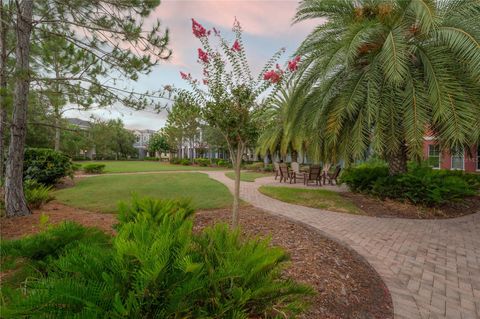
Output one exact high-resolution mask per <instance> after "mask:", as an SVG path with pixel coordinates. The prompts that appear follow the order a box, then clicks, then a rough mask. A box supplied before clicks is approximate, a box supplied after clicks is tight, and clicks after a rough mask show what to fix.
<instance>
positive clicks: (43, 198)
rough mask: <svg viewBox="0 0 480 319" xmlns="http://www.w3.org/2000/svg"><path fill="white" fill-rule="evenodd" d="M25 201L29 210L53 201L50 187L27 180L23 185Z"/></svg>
mask: <svg viewBox="0 0 480 319" xmlns="http://www.w3.org/2000/svg"><path fill="white" fill-rule="evenodd" d="M23 189H24V193H25V199H26V200H27V204H28V207H29V208H30V209H38V208H41V207H42V206H43V205H45V204H46V203H48V202H49V201H51V200H53V199H54V196H53V195H52V186H45V185H43V184H40V183H38V182H37V181H35V180H32V179H28V180H26V181H24V183H23Z"/></svg>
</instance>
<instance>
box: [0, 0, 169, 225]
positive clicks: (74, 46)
mask: <svg viewBox="0 0 480 319" xmlns="http://www.w3.org/2000/svg"><path fill="white" fill-rule="evenodd" d="M159 4H160V1H159V0H157V1H155V0H143V1H142V0H122V1H102V0H95V1H87V0H78V1H70V0H35V1H33V0H22V1H20V0H19V1H14V2H13V6H14V10H12V11H13V14H10V19H8V20H7V21H9V22H10V25H11V29H12V30H13V31H14V33H15V35H16V36H15V38H16V43H15V60H16V65H15V72H14V75H13V76H14V81H15V89H14V98H13V118H12V122H11V126H10V136H11V137H10V145H9V152H8V159H7V170H6V181H5V204H6V214H7V216H19V215H26V214H30V211H29V209H28V207H27V205H26V202H25V197H24V194H23V181H22V176H23V153H24V147H25V135H26V123H27V107H28V103H29V101H28V96H29V90H30V87H31V85H32V87H33V86H34V88H35V89H38V90H42V89H44V88H47V89H46V91H48V94H50V96H53V95H52V92H53V93H56V92H55V90H57V86H58V87H61V91H62V93H63V92H65V94H66V95H67V96H66V97H62V98H61V99H59V100H58V101H57V102H58V105H63V104H64V102H65V101H64V100H63V99H65V100H67V101H69V102H72V101H73V102H75V103H77V104H78V105H81V106H85V105H87V106H90V105H95V106H107V105H112V104H114V103H121V104H122V105H125V106H127V107H133V108H136V109H141V108H144V107H146V106H149V105H152V104H153V105H155V103H156V102H157V103H158V100H157V98H158V97H159V96H160V93H159V92H135V91H134V90H132V89H131V88H129V87H128V86H127V84H125V85H122V82H121V80H133V81H135V80H137V79H138V77H139V75H140V74H144V73H148V72H149V71H150V70H151V68H152V67H153V66H154V65H155V64H157V63H158V62H159V61H161V60H164V59H167V58H168V57H169V55H170V51H169V50H168V49H167V43H168V33H166V32H162V31H161V28H160V23H159V22H158V21H156V22H155V21H154V22H153V24H149V26H146V25H144V22H145V18H146V17H148V16H149V14H150V13H151V12H152V11H153V10H154V9H155V8H156V7H157V6H158V5H159ZM53 39H56V40H53ZM62 39H64V40H65V41H66V43H65V42H63V40H62ZM50 40H51V41H56V42H52V43H51V45H52V48H58V49H59V50H70V51H71V52H72V54H73V55H74V56H77V58H78V63H76V62H75V65H73V66H72V65H68V66H67V67H66V68H65V70H68V72H65V73H59V74H55V72H54V69H53V72H52V71H51V70H52V69H51V68H45V69H44V70H43V71H42V72H40V71H38V69H37V68H36V67H37V66H38V67H39V68H40V67H41V63H42V61H43V60H44V59H43V57H39V58H37V59H36V60H35V62H32V63H30V62H31V61H34V59H35V58H36V57H35V54H34V53H35V50H32V51H30V48H31V47H32V46H33V45H35V44H38V43H42V42H43V41H49V42H51V41H50ZM31 53H32V54H31ZM52 62H53V63H55V60H54V59H52ZM57 62H58V63H65V64H68V63H73V62H72V61H69V60H68V59H67V60H66V61H65V60H62V59H57ZM35 63H36V64H35ZM49 63H50V62H49ZM33 66H35V68H34V67H33ZM59 69H62V68H59ZM57 82H58V84H56V83H57ZM36 85H38V86H36ZM52 88H53V90H52ZM67 88H68V90H67ZM58 91H60V89H58ZM157 93H158V94H157ZM57 98H58V95H57Z"/></svg>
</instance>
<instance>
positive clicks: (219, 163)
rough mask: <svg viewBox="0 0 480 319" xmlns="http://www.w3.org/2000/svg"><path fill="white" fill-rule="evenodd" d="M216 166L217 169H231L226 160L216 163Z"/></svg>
mask: <svg viewBox="0 0 480 319" xmlns="http://www.w3.org/2000/svg"><path fill="white" fill-rule="evenodd" d="M217 166H218V167H231V164H230V161H226V160H223V159H221V160H219V161H218V162H217Z"/></svg>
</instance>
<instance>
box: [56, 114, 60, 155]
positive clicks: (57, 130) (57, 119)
mask: <svg viewBox="0 0 480 319" xmlns="http://www.w3.org/2000/svg"><path fill="white" fill-rule="evenodd" d="M55 151H57V152H58V151H60V115H59V114H58V113H57V112H55Z"/></svg>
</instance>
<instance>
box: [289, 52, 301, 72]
mask: <svg viewBox="0 0 480 319" xmlns="http://www.w3.org/2000/svg"><path fill="white" fill-rule="evenodd" d="M298 62H300V56H296V57H295V58H294V59H293V60H292V61H288V69H289V70H290V71H291V72H293V71H296V70H297V69H298Z"/></svg>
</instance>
